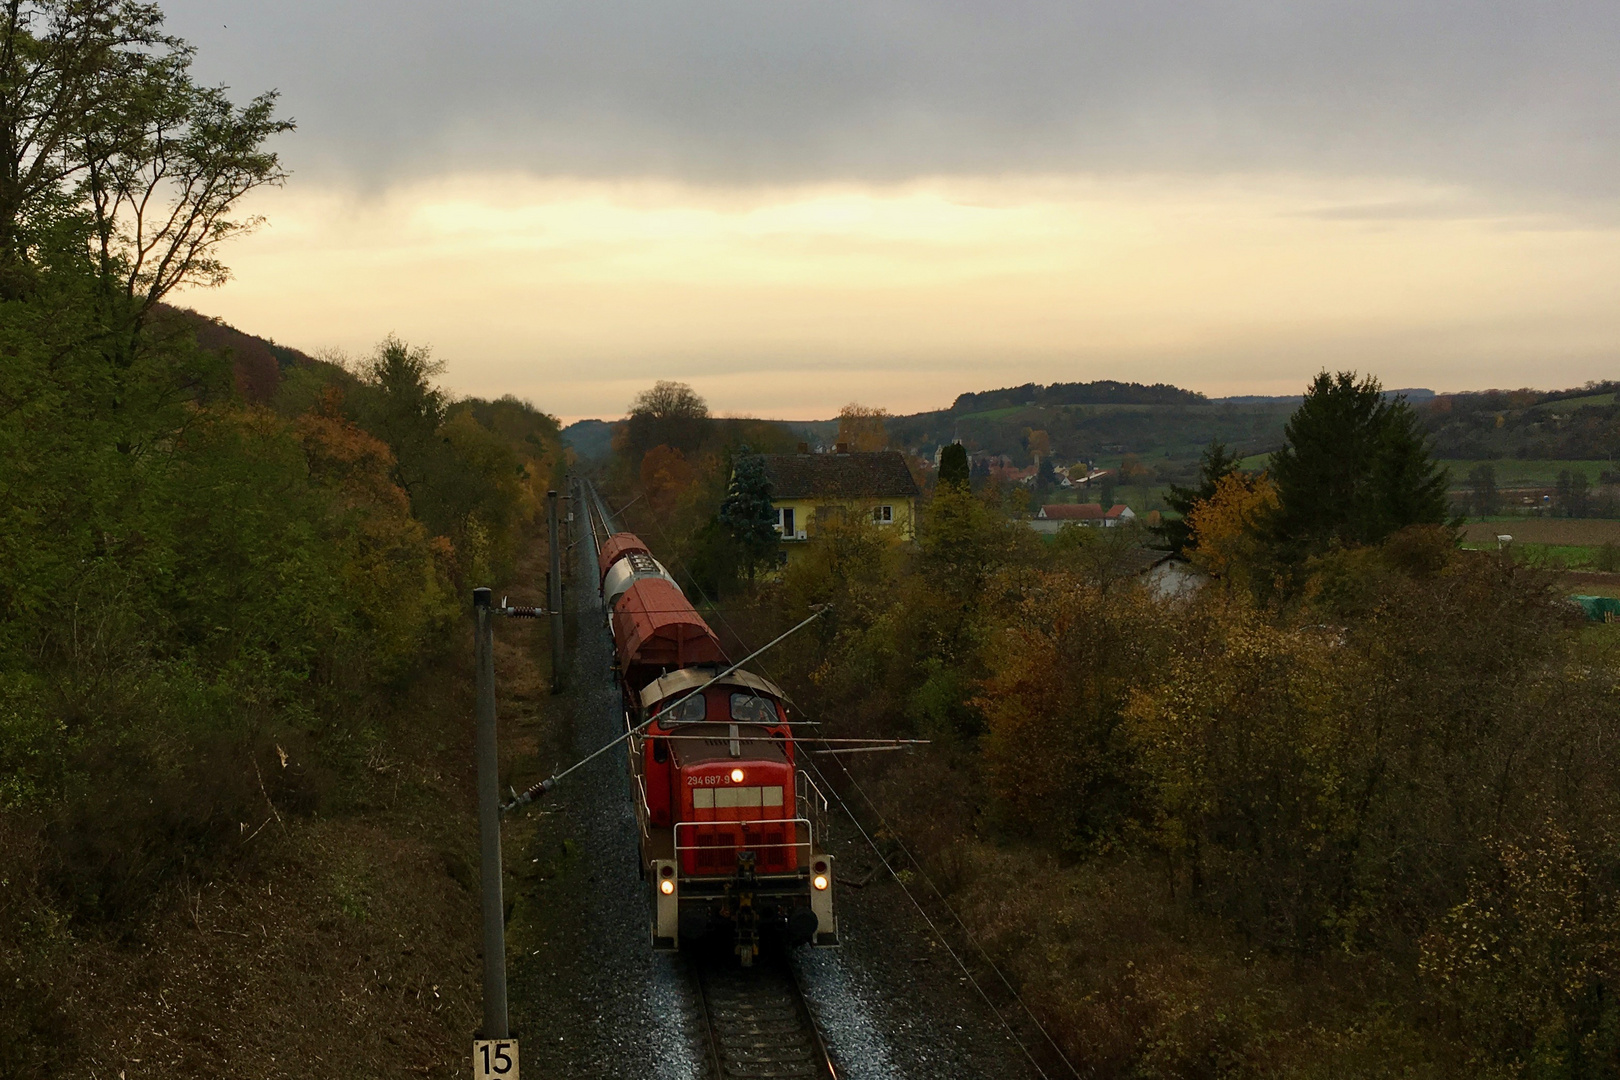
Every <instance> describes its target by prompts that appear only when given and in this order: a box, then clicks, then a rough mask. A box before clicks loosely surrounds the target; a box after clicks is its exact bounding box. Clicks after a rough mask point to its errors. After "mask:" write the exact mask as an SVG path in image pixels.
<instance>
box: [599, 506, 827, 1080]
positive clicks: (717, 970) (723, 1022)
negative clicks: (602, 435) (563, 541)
mask: <svg viewBox="0 0 1620 1080" xmlns="http://www.w3.org/2000/svg"><path fill="white" fill-rule="evenodd" d="M579 485H580V492H581V495H582V496H583V498H582V499H581V500H580V501H581V503H582V504H583V505H584V508H585V525H586V528H587V529H588V530H589V532H590V540H591V547H592V549H593V551H595V552H600V551H601V547H602V544H603V543H604V542H605V541H606V540H607V538H608V537H609V536H610V535H612V534H613V533H614V532H615V531H617V530H618V528H619V524H618V522H616V521H615V520H614V519H613V515H612V514H611V513H610V512H609V511H608V508H607V503H606V502H604V501H603V499H602V496H601V495H600V494H599V493H598V492H597V490H596V486H595V485H594V484H592V483H591V482H590V481H589V480H584V479H581V480H580V481H579ZM683 960H684V962H683V963H682V964H681V967H682V969H683V971H684V973H685V977H686V981H687V984H688V987H689V991H690V994H691V998H692V1001H693V1003H694V1004H695V1005H696V1008H695V1009H694V1010H693V1023H694V1025H695V1026H696V1027H697V1028H698V1030H697V1031H696V1032H694V1033H693V1035H694V1036H695V1039H694V1041H695V1042H697V1043H700V1044H701V1045H702V1047H703V1054H704V1056H705V1057H706V1059H707V1064H708V1068H709V1071H710V1075H711V1076H712V1077H713V1080H837V1078H838V1070H837V1068H836V1066H835V1065H834V1063H833V1060H832V1056H831V1055H830V1054H829V1053H828V1050H827V1044H826V1042H825V1040H824V1039H823V1038H822V1036H821V1031H820V1029H819V1028H817V1026H816V1022H815V1017H814V1015H813V1014H812V1013H811V1011H810V1005H809V1002H808V1001H807V1000H806V999H805V996H804V991H803V989H802V988H801V987H800V986H799V980H798V977H797V976H796V975H795V974H794V972H793V968H792V966H791V965H790V964H789V963H788V960H787V957H786V956H785V955H783V954H781V953H780V952H774V951H768V952H766V953H765V954H763V955H761V957H760V958H759V962H758V963H756V964H755V965H754V966H753V967H750V968H746V969H744V968H741V967H739V966H737V962H736V959H735V958H734V957H732V956H731V955H730V954H729V953H717V954H716V955H713V956H709V955H706V954H704V953H701V952H697V951H693V950H688V952H687V955H686V956H685V957H683Z"/></svg>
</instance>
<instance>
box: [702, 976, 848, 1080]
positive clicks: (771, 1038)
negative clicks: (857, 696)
mask: <svg viewBox="0 0 1620 1080" xmlns="http://www.w3.org/2000/svg"><path fill="white" fill-rule="evenodd" d="M761 959H764V958H763V957H762V958H761ZM688 972H689V978H690V979H691V982H692V986H693V989H694V992H695V994H696V997H697V1001H698V1022H699V1024H700V1025H701V1026H702V1028H703V1031H702V1033H701V1034H702V1035H703V1037H704V1044H705V1046H706V1048H707V1052H708V1059H709V1062H708V1063H709V1068H710V1070H711V1073H712V1075H713V1076H714V1077H715V1078H716V1080H754V1078H761V1077H771V1078H783V1080H789V1078H791V1080H837V1077H838V1070H837V1069H836V1068H835V1067H834V1065H833V1062H832V1057H831V1056H830V1055H829V1054H828V1052H827V1045H826V1043H825V1042H824V1041H823V1040H822V1038H821V1032H820V1030H819V1029H818V1028H817V1027H816V1023H815V1018H814V1017H813V1016H812V1015H811V1013H810V1006H809V1004H808V1003H807V1002H806V1001H805V997H804V992H803V990H801V989H800V987H799V981H798V978H797V977H796V976H795V975H794V974H793V969H792V968H791V967H790V966H789V965H788V962H787V958H786V957H782V956H778V957H775V958H773V959H771V960H770V961H769V962H766V963H760V964H756V965H755V966H754V967H751V968H746V969H745V968H740V967H737V966H736V961H735V960H734V959H733V958H731V957H729V956H718V957H715V958H714V959H712V960H708V959H703V960H698V961H696V962H694V963H693V964H692V965H691V966H690V967H689V968H688Z"/></svg>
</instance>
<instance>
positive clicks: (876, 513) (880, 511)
mask: <svg viewBox="0 0 1620 1080" xmlns="http://www.w3.org/2000/svg"><path fill="white" fill-rule="evenodd" d="M872 520H873V521H875V522H877V523H878V524H879V525H889V524H891V523H893V521H894V507H892V506H874V507H872Z"/></svg>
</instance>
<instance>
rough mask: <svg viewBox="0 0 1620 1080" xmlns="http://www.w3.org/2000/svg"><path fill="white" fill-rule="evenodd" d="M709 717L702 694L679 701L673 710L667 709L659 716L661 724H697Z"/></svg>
mask: <svg viewBox="0 0 1620 1080" xmlns="http://www.w3.org/2000/svg"><path fill="white" fill-rule="evenodd" d="M708 715H709V711H708V708H707V706H706V705H705V704H704V701H703V695H702V694H693V695H692V696H691V697H689V698H687V699H686V700H685V701H678V702H677V704H676V705H675V706H674V707H673V708H668V709H665V710H664V711H663V712H661V713H659V714H658V722H659V723H661V724H695V723H697V722H698V721H700V720H703V719H704V718H706V717H707V716H708Z"/></svg>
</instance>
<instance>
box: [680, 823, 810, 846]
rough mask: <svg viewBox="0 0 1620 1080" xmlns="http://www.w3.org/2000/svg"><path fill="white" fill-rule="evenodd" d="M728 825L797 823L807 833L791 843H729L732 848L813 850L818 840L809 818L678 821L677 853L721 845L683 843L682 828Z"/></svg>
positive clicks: (761, 825)
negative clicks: (801, 838)
mask: <svg viewBox="0 0 1620 1080" xmlns="http://www.w3.org/2000/svg"><path fill="white" fill-rule="evenodd" d="M726 825H732V826H739V825H748V826H760V827H763V826H766V825H795V826H797V825H803V826H804V833H805V838H804V839H803V840H794V841H793V842H791V843H789V842H787V841H783V842H782V843H779V844H754V843H748V844H727V845H725V846H726V847H730V848H744V849H747V850H750V851H752V850H754V849H755V848H800V847H802V848H809V849H811V851H812V852H813V851H814V846H815V842H816V838H815V823H814V822H812V821H811V820H810V819H809V818H803V817H791V818H767V819H764V820H759V821H677V822H676V823H675V851H676V853H677V854H679V853H680V852H683V851H713V850H714V849H715V848H716V847H718V846H719V845H715V844H682V843H681V830H682V829H695V828H698V827H700V826H702V827H709V828H713V827H718V826H726Z"/></svg>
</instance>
